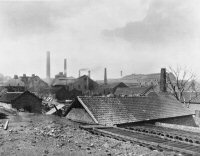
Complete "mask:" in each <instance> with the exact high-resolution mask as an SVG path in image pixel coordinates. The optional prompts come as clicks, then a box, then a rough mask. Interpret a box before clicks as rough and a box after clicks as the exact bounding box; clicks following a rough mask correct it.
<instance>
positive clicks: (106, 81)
mask: <svg viewBox="0 0 200 156" xmlns="http://www.w3.org/2000/svg"><path fill="white" fill-rule="evenodd" d="M107 83H108V80H107V69H106V68H105V69H104V84H105V85H106V84H107Z"/></svg>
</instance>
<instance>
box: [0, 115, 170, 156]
mask: <svg viewBox="0 0 200 156" xmlns="http://www.w3.org/2000/svg"><path fill="white" fill-rule="evenodd" d="M30 121H32V122H30ZM4 122H5V121H4ZM9 127H10V129H9V131H4V130H3V129H2V130H1V129H0V138H1V139H0V145H1V148H0V155H6V156H9V155H10V156H11V155H29V154H30V153H34V154H35V155H63V156H64V155H70V154H72V155H91V156H93V155H94V156H98V155H103V156H104V155H105V156H106V155H119V156H123V155H135V156H136V155H148V154H149V155H156V156H163V155H168V156H172V155H173V153H172V154H171V153H167V154H165V153H164V152H158V151H152V150H150V149H148V148H145V147H141V146H139V145H137V144H132V143H130V142H123V141H119V140H115V139H112V138H108V137H103V136H97V135H93V134H91V133H89V132H87V131H85V130H82V129H79V125H78V124H77V123H73V122H71V121H69V120H67V119H65V118H60V117H57V116H51V115H48V116H45V115H40V116H31V118H30V120H27V119H26V120H25V121H24V120H22V121H21V120H20V121H9ZM1 132H2V133H1ZM5 151H6V152H5ZM2 153H3V154H2ZM170 154H171V155H170Z"/></svg>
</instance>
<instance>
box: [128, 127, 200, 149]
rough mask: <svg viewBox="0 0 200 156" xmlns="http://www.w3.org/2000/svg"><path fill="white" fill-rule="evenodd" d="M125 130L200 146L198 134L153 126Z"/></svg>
mask: <svg viewBox="0 0 200 156" xmlns="http://www.w3.org/2000/svg"><path fill="white" fill-rule="evenodd" d="M126 129H129V130H133V131H136V132H138V133H143V134H148V135H153V136H158V137H160V138H165V139H168V140H174V141H178V142H184V143H188V144H194V145H197V146H200V133H195V132H188V131H183V130H177V129H172V128H165V127H159V126H154V125H145V126H132V127H126Z"/></svg>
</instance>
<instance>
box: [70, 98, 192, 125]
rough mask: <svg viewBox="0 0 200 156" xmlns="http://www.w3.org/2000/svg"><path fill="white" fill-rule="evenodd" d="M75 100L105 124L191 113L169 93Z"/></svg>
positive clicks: (99, 121)
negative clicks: (150, 95) (153, 95)
mask: <svg viewBox="0 0 200 156" xmlns="http://www.w3.org/2000/svg"><path fill="white" fill-rule="evenodd" d="M77 100H78V101H79V102H80V103H81V104H82V105H84V108H85V109H87V110H88V111H89V112H90V113H89V114H92V115H93V119H94V120H96V121H97V122H98V123H99V124H105V125H114V124H122V123H129V122H138V121H144V120H153V119H161V118H171V117H177V116H186V115H191V114H193V113H192V112H190V110H188V109H187V108H185V107H184V104H182V103H180V102H179V101H177V100H175V98H173V97H171V96H170V95H162V96H161V95H158V96H155V97H127V98H123V97H118V98H108V97H78V98H77ZM71 107H73V104H72V106H71Z"/></svg>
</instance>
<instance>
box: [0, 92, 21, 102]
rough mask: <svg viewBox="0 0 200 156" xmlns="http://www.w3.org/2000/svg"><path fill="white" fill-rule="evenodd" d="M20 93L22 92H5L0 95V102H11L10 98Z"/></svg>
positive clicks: (14, 97)
mask: <svg viewBox="0 0 200 156" xmlns="http://www.w3.org/2000/svg"><path fill="white" fill-rule="evenodd" d="M21 94H23V92H7V93H6V94H3V95H1V96H0V102H4V103H11V101H12V100H14V99H16V98H17V97H18V96H20V95H21Z"/></svg>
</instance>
